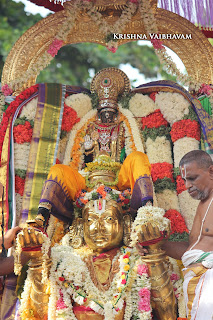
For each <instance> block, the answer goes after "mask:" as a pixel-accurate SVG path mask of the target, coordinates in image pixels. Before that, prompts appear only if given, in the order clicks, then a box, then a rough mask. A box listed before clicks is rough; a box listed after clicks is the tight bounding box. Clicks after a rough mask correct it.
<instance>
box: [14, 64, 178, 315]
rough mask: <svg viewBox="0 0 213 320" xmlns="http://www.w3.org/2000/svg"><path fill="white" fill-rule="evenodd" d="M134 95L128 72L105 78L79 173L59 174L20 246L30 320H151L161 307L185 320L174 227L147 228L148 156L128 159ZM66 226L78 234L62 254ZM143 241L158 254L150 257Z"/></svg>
mask: <svg viewBox="0 0 213 320" xmlns="http://www.w3.org/2000/svg"><path fill="white" fill-rule="evenodd" d="M129 90H130V83H129V79H128V78H127V76H126V75H125V74H124V73H123V72H122V71H121V70H118V69H116V68H107V69H103V70H101V71H100V72H99V73H97V74H96V75H95V77H94V78H93V80H92V83H91V91H92V92H93V93H94V95H95V97H96V100H97V117H96V119H94V121H91V122H90V123H89V124H88V126H87V127H86V128H82V132H81V133H82V136H77V137H76V138H75V143H74V147H73V149H74V151H73V152H72V156H73V161H71V163H70V166H67V165H59V164H57V165H55V166H53V167H52V168H51V170H50V173H49V175H48V178H47V180H46V182H45V184H44V187H43V191H42V194H41V199H40V204H39V212H38V216H37V217H36V219H35V220H33V221H28V223H29V224H30V226H31V228H29V229H24V230H23V232H22V233H21V234H20V236H19V237H18V239H19V240H20V242H19V245H18V248H19V251H21V249H22V248H23V253H24V254H25V255H26V256H27V257H29V258H30V259H31V260H30V264H29V271H28V277H27V280H26V282H25V289H24V293H23V295H22V303H21V309H20V312H21V315H22V319H29V317H30V314H31V317H32V319H45V317H47V314H48V319H78V320H84V319H87V318H89V319H97V320H99V319H100V320H101V319H110V320H111V319H116V320H117V319H151V305H152V306H153V308H154V310H155V313H156V315H157V317H158V319H160V320H161V319H162V320H164V319H165V320H166V319H167V320H173V319H175V311H174V309H175V302H174V292H173V288H172V285H171V282H170V279H169V275H168V270H167V267H166V259H165V255H164V252H163V251H162V250H161V249H160V248H161V244H162V241H164V237H165V236H166V235H168V234H169V228H167V230H166V231H165V230H163V229H162V230H161V229H159V226H156V221H157V220H160V219H159V216H157V219H155V221H154V222H153V221H152V223H150V222H149V219H148V220H147V221H144V222H143V223H142V222H141V221H142V220H139V222H138V223H137V216H138V215H137V211H138V208H149V210H148V212H149V213H150V212H152V211H153V210H154V209H153V208H154V207H152V203H153V186H152V181H151V177H150V169H151V166H150V163H149V161H148V158H147V156H146V155H145V154H144V153H142V152H140V151H136V150H133V151H132V152H131V153H127V148H128V144H129V143H131V141H130V139H129V137H128V136H127V132H125V130H126V123H125V121H124V117H122V115H121V114H120V113H119V108H118V99H119V97H120V96H122V95H124V94H125V93H128V92H129ZM78 139H79V140H81V141H82V140H83V142H82V143H81V148H80V150H79V148H77V147H75V145H77V143H78V141H77V140H78ZM79 152H81V153H82V155H81V156H82V159H83V162H84V166H85V168H84V169H83V170H81V171H79V170H77V169H82V168H76V166H75V161H74V158H75V153H76V154H78V153H79ZM126 155H127V156H126ZM81 190H83V191H81ZM82 207H83V208H82ZM77 209H78V210H77ZM82 209H83V210H82ZM146 210H147V209H145V212H143V214H144V216H146V214H145V213H146ZM81 211H82V212H81ZM135 218H136V220H135V222H134V223H136V225H135V227H134V228H133V229H134V232H133V241H132V245H131V247H130V234H131V233H132V230H131V220H134V219H135ZM54 219H56V220H54ZM57 219H59V220H62V221H64V223H65V224H66V226H67V225H68V227H69V226H71V227H70V230H69V232H68V233H67V234H66V235H65V237H64V238H63V240H62V244H60V245H57V244H56V245H55V246H53V243H54V241H53V238H54V236H52V235H53V230H54V228H56V226H57V224H58V222H57V221H59V220H57ZM38 228H39V230H41V231H46V232H47V233H48V235H49V238H46V237H45V235H44V234H43V233H42V232H41V231H38V230H37V229H38ZM65 229H66V227H65V228H63V230H62V233H63V232H64V230H65ZM66 230H67V229H66ZM159 230H160V231H159ZM134 234H135V235H137V236H134ZM50 240H51V242H52V244H51V246H52V247H53V248H52V251H51V255H50V258H48V252H49V248H50V245H49V244H48V243H49V242H50ZM138 241H139V242H141V243H143V244H144V245H145V246H147V248H148V249H147V250H146V249H145V250H144V249H141V247H140V246H138V244H137V243H138ZM43 242H44V244H42V243H43ZM41 244H42V252H41V250H40V247H41ZM32 249H33V250H32ZM144 253H148V255H145V256H143V255H144ZM141 255H142V256H143V260H142V258H141ZM50 265H51V268H50ZM49 270H50V274H49V276H48V272H49ZM42 275H43V282H42ZM151 286H152V290H151V295H152V302H151V303H150V288H151ZM49 289H50V290H49Z"/></svg>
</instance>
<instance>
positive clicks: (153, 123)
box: [141, 109, 168, 129]
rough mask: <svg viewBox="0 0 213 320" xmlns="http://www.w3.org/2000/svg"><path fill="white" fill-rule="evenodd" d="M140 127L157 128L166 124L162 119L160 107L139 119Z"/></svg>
mask: <svg viewBox="0 0 213 320" xmlns="http://www.w3.org/2000/svg"><path fill="white" fill-rule="evenodd" d="M141 122H142V129H144V128H145V127H147V128H159V127H160V126H168V122H167V121H166V120H165V119H164V117H163V115H162V113H161V111H160V109H157V110H155V112H153V113H151V114H149V115H148V116H146V117H143V118H142V119H141Z"/></svg>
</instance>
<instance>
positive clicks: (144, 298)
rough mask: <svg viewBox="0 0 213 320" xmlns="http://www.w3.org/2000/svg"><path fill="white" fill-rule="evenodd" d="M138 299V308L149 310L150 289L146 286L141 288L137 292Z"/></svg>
mask: <svg viewBox="0 0 213 320" xmlns="http://www.w3.org/2000/svg"><path fill="white" fill-rule="evenodd" d="M138 294H139V297H140V300H139V302H138V310H140V311H150V310H151V308H150V290H149V289H148V288H141V289H140V290H139V292H138Z"/></svg>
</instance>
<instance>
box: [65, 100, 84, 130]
mask: <svg viewBox="0 0 213 320" xmlns="http://www.w3.org/2000/svg"><path fill="white" fill-rule="evenodd" d="M79 121H80V118H78V116H77V112H76V111H75V110H74V109H72V108H70V107H68V106H67V105H66V104H65V105H64V113H63V118H62V126H61V130H63V131H66V132H69V131H70V130H71V129H72V127H73V126H74V124H76V123H77V122H79Z"/></svg>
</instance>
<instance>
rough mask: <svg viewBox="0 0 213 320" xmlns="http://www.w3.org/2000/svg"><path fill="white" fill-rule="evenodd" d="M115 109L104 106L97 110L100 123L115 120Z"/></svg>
mask: <svg viewBox="0 0 213 320" xmlns="http://www.w3.org/2000/svg"><path fill="white" fill-rule="evenodd" d="M117 114H118V112H117V110H114V109H110V108H105V109H101V110H100V111H99V112H98V116H99V118H100V120H101V122H102V123H113V122H115V121H116V117H117Z"/></svg>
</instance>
